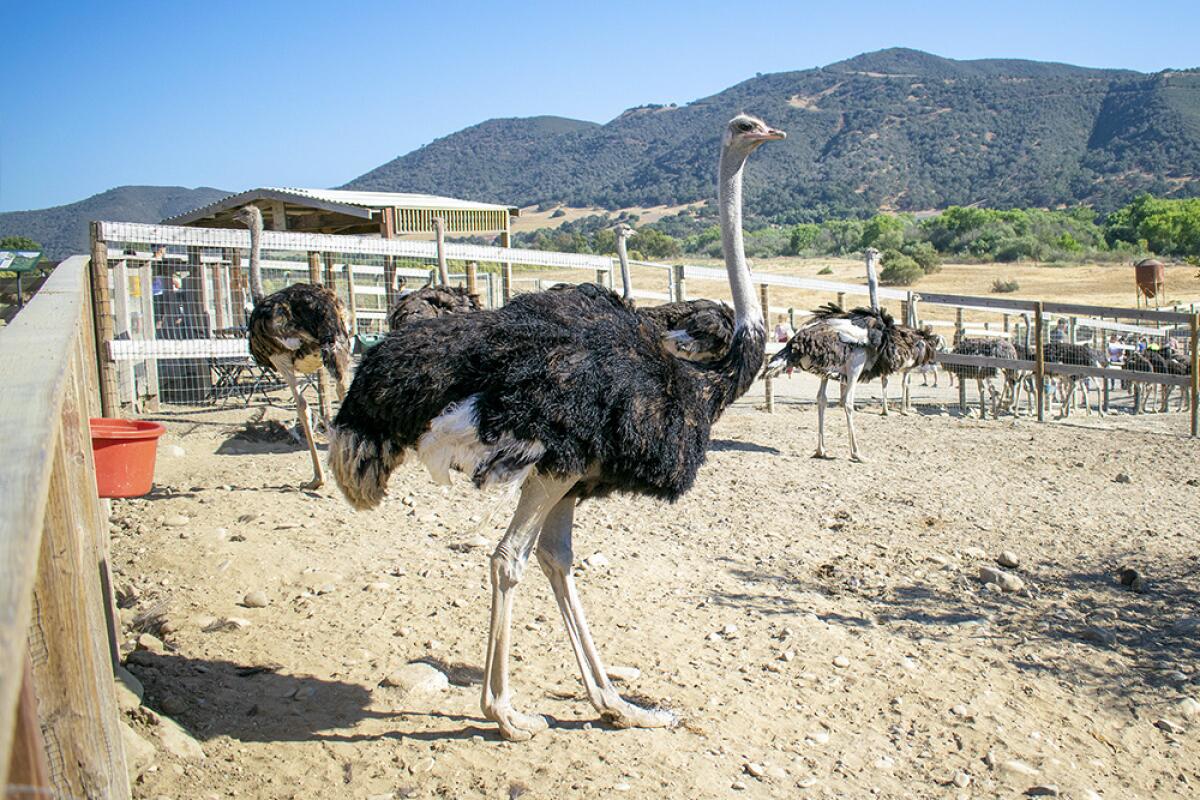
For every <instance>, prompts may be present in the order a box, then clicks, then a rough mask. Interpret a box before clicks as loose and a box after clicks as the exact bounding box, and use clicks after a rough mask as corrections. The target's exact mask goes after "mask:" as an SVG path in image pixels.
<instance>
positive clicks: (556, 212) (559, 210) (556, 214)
mask: <svg viewBox="0 0 1200 800" xmlns="http://www.w3.org/2000/svg"><path fill="white" fill-rule="evenodd" d="M566 215H567V212H566V211H563V210H562V208H561V207H560V208H556V209H554V213H553V214H551V215H550V219H558V218H559V217H565V216H566Z"/></svg>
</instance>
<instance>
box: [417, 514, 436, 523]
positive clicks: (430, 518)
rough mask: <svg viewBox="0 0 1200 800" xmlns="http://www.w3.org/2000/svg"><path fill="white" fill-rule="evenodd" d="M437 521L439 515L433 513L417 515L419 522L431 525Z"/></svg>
mask: <svg viewBox="0 0 1200 800" xmlns="http://www.w3.org/2000/svg"><path fill="white" fill-rule="evenodd" d="M437 521H438V515H437V514H433V513H429V514H422V515H421V516H419V517H417V522H419V523H421V524H422V525H430V524H432V523H434V522H437Z"/></svg>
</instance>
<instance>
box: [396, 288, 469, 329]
mask: <svg viewBox="0 0 1200 800" xmlns="http://www.w3.org/2000/svg"><path fill="white" fill-rule="evenodd" d="M481 310H483V303H482V302H480V300H479V295H477V294H474V293H472V292H469V291H467V289H466V288H465V287H462V286H425V287H422V288H420V289H417V290H415V291H412V292H406V293H405V294H403V295H401V296H400V298H399V299H398V300H397V301H396V304H395V305H394V306H392V309H391V310H390V311H388V317H387V321H388V330H393V331H394V330H396V329H397V328H399V327H400V326H401V325H404V324H405V323H408V322H412V321H413V320H417V319H434V318H435V317H444V316H446V315H447V314H466V313H470V312H473V311H481Z"/></svg>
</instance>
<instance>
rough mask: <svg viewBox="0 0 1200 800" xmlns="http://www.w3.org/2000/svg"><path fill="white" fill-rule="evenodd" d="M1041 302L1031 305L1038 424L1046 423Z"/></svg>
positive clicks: (1044, 358) (1044, 356)
mask: <svg viewBox="0 0 1200 800" xmlns="http://www.w3.org/2000/svg"><path fill="white" fill-rule="evenodd" d="M1044 324H1045V323H1044V322H1043V320H1042V302H1041V301H1040V300H1039V301H1038V302H1036V303H1034V304H1033V343H1034V353H1035V356H1036V360H1035V363H1034V366H1033V380H1034V382H1035V383H1036V384H1037V404H1038V415H1037V416H1038V422H1045V421H1046V343H1045V341H1044V337H1043V335H1042V334H1043V330H1042V329H1043V326H1044Z"/></svg>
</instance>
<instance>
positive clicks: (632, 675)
mask: <svg viewBox="0 0 1200 800" xmlns="http://www.w3.org/2000/svg"><path fill="white" fill-rule="evenodd" d="M604 671H605V672H607V673H608V677H609V679H610V680H614V681H620V682H621V683H632V682H633V681H636V680H637V679H638V678H640V677H641V676H642V671H641V670H640V669H638V668H637V667H605V669H604Z"/></svg>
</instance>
